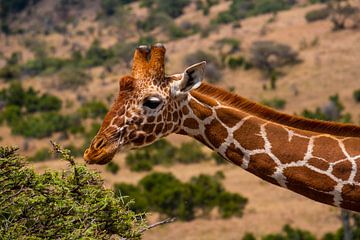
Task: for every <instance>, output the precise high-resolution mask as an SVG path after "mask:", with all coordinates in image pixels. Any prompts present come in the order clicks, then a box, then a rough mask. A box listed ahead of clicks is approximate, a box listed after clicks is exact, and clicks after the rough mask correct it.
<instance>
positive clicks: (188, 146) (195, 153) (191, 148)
mask: <svg viewBox="0 0 360 240" xmlns="http://www.w3.org/2000/svg"><path fill="white" fill-rule="evenodd" d="M201 148H202V146H201V144H199V143H198V142H195V141H191V142H185V143H183V144H181V146H180V148H179V149H178V150H177V151H176V157H175V158H176V161H177V162H179V163H184V164H189V163H199V162H202V161H204V160H208V159H209V158H208V157H207V156H206V155H205V154H204V152H203V151H202V149H201Z"/></svg>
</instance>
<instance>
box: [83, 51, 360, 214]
mask: <svg viewBox="0 0 360 240" xmlns="http://www.w3.org/2000/svg"><path fill="white" fill-rule="evenodd" d="M165 52H166V50H165V47H164V46H163V45H162V44H155V45H153V46H151V48H149V47H146V46H140V47H138V48H137V49H136V50H135V53H134V58H133V67H132V72H131V75H129V76H124V77H122V78H121V79H120V81H119V86H120V89H119V94H118V97H117V98H116V100H115V101H114V103H113V105H112V107H111V109H110V111H109V112H108V113H107V114H106V116H105V118H104V121H103V124H102V126H101V128H100V130H99V132H98V133H97V135H96V136H95V137H94V139H93V141H92V143H91V145H90V147H89V148H88V149H87V150H86V151H85V153H84V159H85V161H86V162H87V163H90V164H105V163H107V162H109V161H111V159H112V158H113V157H114V155H115V154H116V152H118V151H123V150H127V149H135V148H140V147H143V146H146V145H148V144H151V143H153V142H154V141H156V140H158V139H159V138H161V137H164V136H167V135H169V134H171V133H177V134H184V135H188V136H191V137H193V138H195V139H197V140H198V141H200V142H202V143H203V144H205V145H207V146H208V147H209V148H211V149H213V150H214V151H216V152H217V153H218V154H220V155H221V156H222V157H224V158H225V159H226V160H228V161H230V162H232V163H234V164H236V165H238V166H240V167H242V168H243V169H245V170H247V171H249V172H251V173H253V174H255V175H257V176H259V177H260V178H262V179H264V180H265V181H268V182H270V183H273V184H275V185H278V186H281V187H284V188H287V189H289V190H291V191H294V192H297V193H299V194H301V195H303V196H306V197H308V198H311V199H313V200H315V201H318V202H322V203H326V204H329V205H333V206H337V207H342V208H345V209H350V210H354V211H358V212H360V127H358V126H355V125H348V124H338V123H328V122H322V121H315V120H307V119H303V118H301V117H296V116H290V115H287V114H283V113H279V112H276V111H274V110H271V109H269V108H267V107H264V106H261V105H258V104H256V103H253V102H251V101H249V100H247V99H244V98H242V97H240V96H237V95H235V94H232V93H228V92H226V91H224V90H222V89H219V88H217V87H215V86H212V85H210V84H207V83H205V82H202V80H203V77H204V72H205V64H206V63H205V62H200V63H197V64H195V65H192V66H190V67H188V68H187V69H185V71H184V72H183V73H181V74H174V75H170V76H166V75H165Z"/></svg>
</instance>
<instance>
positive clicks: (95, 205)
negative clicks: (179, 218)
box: [0, 146, 144, 239]
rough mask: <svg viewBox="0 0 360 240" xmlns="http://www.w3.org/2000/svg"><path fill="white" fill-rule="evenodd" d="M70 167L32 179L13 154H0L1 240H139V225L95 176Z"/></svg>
mask: <svg viewBox="0 0 360 240" xmlns="http://www.w3.org/2000/svg"><path fill="white" fill-rule="evenodd" d="M56 149H57V151H58V152H59V153H60V154H61V155H62V158H63V159H64V160H66V161H68V162H69V163H70V164H71V167H70V169H69V170H67V171H64V172H52V171H47V172H45V173H44V174H38V173H35V172H34V171H33V170H32V169H30V168H27V167H26V166H25V165H24V161H23V158H22V157H20V156H18V155H17V154H16V149H14V148H0V166H1V167H0V182H1V189H2V191H3V193H2V194H1V196H0V202H1V203H2V204H1V206H0V234H1V236H2V238H4V239H81V238H85V239H109V238H110V237H111V236H112V235H114V234H116V235H118V236H120V237H122V238H127V239H139V238H140V232H141V230H142V228H143V227H144V222H143V221H142V220H140V219H139V218H138V217H137V215H136V214H135V213H134V212H132V211H129V210H128V209H127V208H126V206H124V204H123V203H122V201H121V199H119V198H117V197H115V196H114V193H113V192H112V191H110V190H107V189H105V188H104V187H103V185H102V183H103V181H102V180H101V179H100V177H99V175H98V174H97V173H94V172H91V171H89V170H88V169H87V168H86V167H85V166H78V165H75V162H74V159H73V158H72V157H71V156H70V155H69V152H68V151H66V150H61V149H59V147H58V146H57V147H56Z"/></svg>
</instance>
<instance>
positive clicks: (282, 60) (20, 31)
mask: <svg viewBox="0 0 360 240" xmlns="http://www.w3.org/2000/svg"><path fill="white" fill-rule="evenodd" d="M10 2H12V1H9V3H10ZM25 2H26V1H25ZM30 2H31V3H30V4H28V5H26V6H24V7H23V8H20V9H14V8H5V7H4V6H3V8H2V9H10V10H8V11H7V12H6V14H5V12H4V10H2V11H3V12H1V13H0V17H1V20H2V23H3V24H4V23H6V26H2V29H3V33H1V34H0V109H1V110H0V115H1V116H0V123H1V125H0V145H17V146H19V147H20V150H19V152H21V154H24V155H27V156H29V157H31V159H32V160H33V161H38V162H36V163H32V164H33V166H34V168H35V169H36V171H39V172H42V171H44V170H45V169H47V168H51V169H64V168H65V164H64V162H61V161H57V160H50V161H44V160H47V159H48V158H52V157H51V156H49V154H47V149H48V148H50V145H49V139H54V140H56V141H57V142H59V143H61V144H62V145H63V146H68V147H70V148H71V149H73V152H74V153H75V154H76V155H77V156H79V158H78V159H77V160H78V161H80V162H81V161H82V159H81V157H80V156H81V154H82V151H83V149H84V146H86V144H88V143H89V140H90V139H91V138H92V137H93V136H94V134H95V133H96V131H97V128H98V124H99V123H100V122H101V119H102V116H103V114H104V112H106V109H107V108H108V107H109V105H110V103H111V102H112V100H113V98H114V96H116V94H117V91H118V82H117V81H118V79H119V78H120V76H122V75H123V74H126V73H128V72H129V70H130V68H129V67H130V63H131V57H132V53H133V50H134V48H135V47H136V46H137V45H139V44H151V43H154V42H163V43H165V46H166V48H167V63H166V71H167V73H169V74H172V73H177V72H182V71H183V70H184V69H185V67H186V66H187V65H189V64H191V63H193V62H194V61H197V60H203V59H205V60H207V61H208V68H207V75H206V80H207V81H209V82H212V83H214V84H216V85H218V86H220V87H223V88H225V89H228V90H229V91H234V92H235V93H237V94H239V95H241V96H244V97H247V98H249V99H252V100H254V101H258V102H262V103H264V104H267V105H270V106H272V107H276V108H278V109H279V110H280V111H284V112H287V113H290V114H298V115H301V114H303V113H304V111H305V110H307V112H305V113H307V116H315V117H316V116H319V115H321V116H323V115H326V116H325V118H327V119H328V120H334V119H332V116H333V114H335V115H336V116H339V117H340V119H341V120H343V121H349V120H350V121H352V122H353V123H355V124H360V103H359V98H360V97H359V92H357V91H359V89H360V68H359V67H358V65H359V59H360V44H359V43H360V31H359V30H360V29H359V26H360V20H359V19H360V17H359V13H358V8H359V7H360V4H359V2H358V1H349V4H350V6H351V8H349V9H348V8H346V10H347V11H348V12H347V13H348V14H349V16H348V18H347V20H346V21H345V24H344V29H334V26H335V25H334V23H333V22H332V21H331V19H332V15H331V14H333V11H335V10H334V9H331V7H330V10H329V9H328V8H327V5H326V3H318V2H324V1H249V2H251V4H250V5H249V6H247V7H244V6H243V5H242V3H241V2H242V1H240V0H238V1H236V0H234V1H222V0H219V1H216V0H215V1H214V0H207V1H202V0H198V1H190V0H189V1H187V0H182V1H165V0H154V1H131V0H129V1H126V0H95V1H82V0H56V1H47V0H39V1H30ZM325 2H328V1H325ZM172 4H174V5H172ZM324 9H325V10H324ZM326 9H327V10H326ZM309 12H311V14H312V16H310V17H309V16H308V15H309ZM306 16H307V17H306ZM5 33H6V34H5ZM19 82H20V83H21V87H16V84H18V83H19ZM20 88H21V89H22V90H21V89H20ZM30 88H32V90H30ZM19 89H20V90H19ZM336 95H337V97H336ZM44 96H45V97H44ZM331 96H333V97H332V99H335V98H336V99H337V100H336V103H335V104H334V101H332V100H329V99H330V97H331ZM14 99H15V100H14ZM16 99H23V101H21V102H19V101H17V100H16ZM58 101H60V102H61V104H60V105H59V107H57V108H56V109H49V107H48V106H51V107H52V108H53V106H55V105H56V104H57V103H54V102H58ZM10 105H11V106H12V107H11V108H8V106H10ZM14 106H15V107H14ZM34 106H36V107H34ZM38 106H43V107H41V108H40V107H38ZM350 115H351V118H349V116H350ZM54 125H56V126H57V127H56V128H55V127H54ZM60 125H61V127H60ZM44 129H46V131H45V130H44ZM30 130H32V131H30ZM169 139H170V140H171V142H173V143H175V146H177V147H180V146H181V144H182V143H184V142H187V141H189V139H188V138H185V137H182V136H176V135H173V136H170V137H169ZM203 151H204V152H205V154H206V155H208V156H210V153H209V152H208V150H206V149H204V150H203ZM31 159H30V160H31ZM34 159H35V160H34ZM39 161H40V162H39ZM114 162H115V163H117V164H118V165H119V166H120V170H119V171H118V172H117V173H115V174H113V173H111V172H109V171H107V170H106V168H104V167H98V166H94V167H93V168H94V169H96V170H98V171H100V172H101V174H102V176H103V177H104V179H105V185H106V186H107V187H109V188H111V187H112V186H113V185H114V184H115V183H119V182H125V183H131V184H136V183H137V182H138V181H140V179H142V178H143V177H144V176H146V172H133V171H131V170H130V167H129V166H128V164H126V154H119V155H117V156H116V157H115V159H114ZM153 169H154V170H155V171H160V172H171V173H173V174H174V175H175V176H176V177H177V178H178V179H179V180H181V181H182V182H187V181H189V180H190V179H191V178H192V177H193V176H198V175H199V174H210V175H214V174H215V173H216V172H217V171H219V170H221V171H222V172H223V173H224V175H225V178H224V179H223V180H222V183H223V185H224V187H225V189H226V190H228V191H230V192H233V193H238V194H241V195H242V196H244V197H246V198H247V199H248V204H247V206H246V208H245V212H244V215H243V216H242V218H236V217H233V218H230V219H222V218H221V217H220V216H219V213H218V212H217V211H216V209H214V210H213V211H212V212H211V213H210V215H209V216H208V217H206V218H204V217H202V218H196V219H195V220H193V221H190V222H176V223H173V224H169V225H166V226H164V227H161V228H158V229H157V230H156V231H148V232H146V233H145V236H144V239H239V238H240V237H241V236H243V235H244V234H245V233H246V232H253V233H254V234H255V235H256V236H262V235H264V234H267V233H271V232H275V231H280V230H281V229H282V227H283V225H285V224H291V225H293V226H295V227H300V228H303V229H306V230H309V231H311V232H313V233H314V234H315V235H316V236H322V235H323V234H324V233H326V232H329V231H332V232H333V231H335V230H336V229H337V228H338V227H339V226H340V222H339V220H338V216H339V210H338V209H335V208H332V207H329V206H325V205H321V204H319V203H315V202H313V201H310V200H308V199H305V198H303V197H301V196H299V195H297V194H295V193H291V192H288V191H285V190H283V189H279V188H277V187H274V186H272V185H269V184H267V183H265V182H263V181H261V180H260V179H258V178H256V177H254V176H252V175H250V174H248V173H245V172H244V171H242V170H241V169H240V168H237V167H234V166H230V165H227V164H225V165H217V164H216V163H215V162H214V161H205V162H199V163H195V164H183V163H175V164H172V165H157V166H154V167H153ZM149 219H150V222H151V221H156V220H158V214H157V213H153V214H151V215H150V216H149ZM184 233H187V234H186V236H184Z"/></svg>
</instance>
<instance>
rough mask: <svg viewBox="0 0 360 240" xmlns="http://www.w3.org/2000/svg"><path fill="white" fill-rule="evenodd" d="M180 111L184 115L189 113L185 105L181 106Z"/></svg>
mask: <svg viewBox="0 0 360 240" xmlns="http://www.w3.org/2000/svg"><path fill="white" fill-rule="evenodd" d="M181 112H182V113H183V114H184V115H188V114H189V108H188V107H187V106H183V107H182V108H181Z"/></svg>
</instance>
